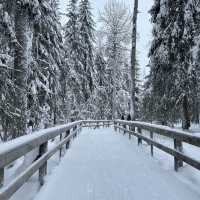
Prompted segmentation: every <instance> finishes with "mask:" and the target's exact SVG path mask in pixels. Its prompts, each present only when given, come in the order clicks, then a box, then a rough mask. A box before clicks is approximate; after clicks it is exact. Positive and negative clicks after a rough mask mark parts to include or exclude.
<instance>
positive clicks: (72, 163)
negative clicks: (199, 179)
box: [35, 129, 200, 200]
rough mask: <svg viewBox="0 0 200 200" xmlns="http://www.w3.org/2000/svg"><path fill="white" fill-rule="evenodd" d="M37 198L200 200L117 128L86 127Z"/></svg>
mask: <svg viewBox="0 0 200 200" xmlns="http://www.w3.org/2000/svg"><path fill="white" fill-rule="evenodd" d="M35 199H36V200H45V199H48V200H55V199H56V200H147V199H148V200H161V199H162V200H186V199H187V200H188V199H191V200H199V199H200V196H199V194H197V193H196V192H195V191H194V190H193V189H192V188H190V187H188V186H187V185H186V184H184V183H183V182H181V181H180V180H179V179H177V177H176V176H175V172H173V171H172V172H169V171H166V170H164V169H162V168H161V167H160V166H159V165H158V163H157V162H155V160H154V159H153V158H151V157H150V156H149V155H147V154H146V153H145V152H144V151H143V150H142V149H141V148H138V147H137V145H136V144H135V143H134V142H133V141H129V140H128V139H127V138H126V137H123V136H122V135H120V134H117V133H116V132H114V131H113V130H112V129H98V130H95V131H93V130H87V129H86V130H84V131H83V132H82V133H81V135H80V136H79V138H77V139H76V140H75V141H74V142H73V144H72V146H71V148H70V150H69V151H68V152H67V154H66V155H65V157H64V158H63V159H62V161H61V163H60V165H59V166H58V167H57V168H56V169H55V170H54V171H53V173H52V175H51V176H50V177H48V180H47V182H46V184H45V186H44V187H43V188H42V189H41V190H40V192H39V193H38V195H37V196H36V198H35Z"/></svg>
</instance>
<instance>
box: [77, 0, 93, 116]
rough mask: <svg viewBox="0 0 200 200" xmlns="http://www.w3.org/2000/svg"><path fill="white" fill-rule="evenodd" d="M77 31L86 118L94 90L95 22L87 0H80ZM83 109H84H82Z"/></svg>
mask: <svg viewBox="0 0 200 200" xmlns="http://www.w3.org/2000/svg"><path fill="white" fill-rule="evenodd" d="M77 23H78V31H79V39H80V48H81V49H80V50H81V51H80V62H81V65H82V67H83V71H82V74H83V77H82V80H81V85H82V93H83V97H84V107H83V108H82V110H83V112H85V114H83V115H84V116H85V117H86V118H87V117H88V114H89V113H90V108H89V104H88V100H89V99H90V97H91V94H92V92H93V90H94V80H93V76H94V42H95V36H94V31H95V23H94V20H93V15H92V12H91V5H90V1H89V0H81V1H80V4H79V13H78V22H77ZM84 110H85V111H84Z"/></svg>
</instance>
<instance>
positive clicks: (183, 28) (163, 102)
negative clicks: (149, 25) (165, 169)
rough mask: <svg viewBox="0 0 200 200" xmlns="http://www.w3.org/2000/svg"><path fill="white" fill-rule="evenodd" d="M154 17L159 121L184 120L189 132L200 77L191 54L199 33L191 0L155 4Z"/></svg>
mask: <svg viewBox="0 0 200 200" xmlns="http://www.w3.org/2000/svg"><path fill="white" fill-rule="evenodd" d="M193 3H194V2H193ZM189 4H190V5H189ZM151 14H152V22H153V23H154V30H153V36H154V40H153V42H152V46H151V50H150V54H149V55H150V60H151V61H150V66H151V72H150V81H151V84H152V91H151V97H152V98H153V101H154V102H155V104H154V110H155V118H156V119H157V120H160V121H162V122H165V123H166V122H169V121H174V120H175V119H178V118H180V117H182V119H183V128H184V129H188V128H189V127H190V119H191V104H192V103H191V102H192V98H191V97H192V96H191V93H192V91H193V90H194V89H195V88H196V81H195V80H196V77H197V76H196V72H195V70H194V65H193V59H192V51H191V50H192V48H193V46H194V40H193V39H194V32H195V29H194V19H195V14H194V13H193V11H192V10H191V1H172V0H165V1H164V2H162V4H161V2H160V1H155V3H154V6H153V8H152V10H151ZM195 90H196V89H195ZM177 113H178V114H179V116H178V115H177Z"/></svg>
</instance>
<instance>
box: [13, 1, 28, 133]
mask: <svg viewBox="0 0 200 200" xmlns="http://www.w3.org/2000/svg"><path fill="white" fill-rule="evenodd" d="M28 19H29V18H28V10H27V8H24V7H22V5H21V4H20V3H16V10H15V33H16V38H17V44H16V46H15V52H14V53H15V54H14V69H15V70H14V82H15V87H16V90H15V91H16V96H15V100H14V101H15V108H16V110H17V113H18V114H19V115H18V116H17V117H16V120H15V123H16V124H15V125H16V127H15V129H17V132H18V136H20V135H22V134H25V132H26V111H27V72H28V56H29V54H28V50H29V48H28V46H29V43H28V42H29V37H28V33H29V21H28Z"/></svg>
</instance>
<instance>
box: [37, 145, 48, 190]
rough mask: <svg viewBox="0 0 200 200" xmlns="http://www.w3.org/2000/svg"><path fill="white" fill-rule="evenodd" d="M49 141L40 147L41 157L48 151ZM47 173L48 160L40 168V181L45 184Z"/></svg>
mask: <svg viewBox="0 0 200 200" xmlns="http://www.w3.org/2000/svg"><path fill="white" fill-rule="evenodd" d="M47 147H48V142H45V143H43V144H41V145H40V147H39V155H40V157H41V156H42V155H43V154H45V153H46V152H47ZM46 174H47V161H46V162H45V163H44V164H43V165H42V166H41V167H40V168H39V182H40V185H41V186H42V185H44V176H45V175H46Z"/></svg>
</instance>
